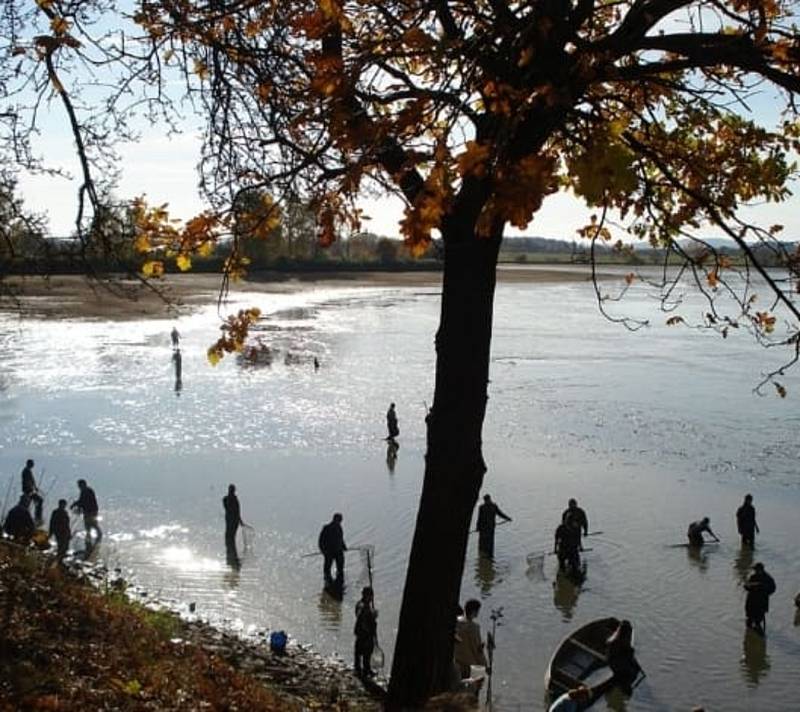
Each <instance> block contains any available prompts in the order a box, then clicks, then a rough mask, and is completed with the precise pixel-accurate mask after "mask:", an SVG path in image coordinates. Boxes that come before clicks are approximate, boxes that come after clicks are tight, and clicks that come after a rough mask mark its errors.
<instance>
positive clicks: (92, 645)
mask: <svg viewBox="0 0 800 712" xmlns="http://www.w3.org/2000/svg"><path fill="white" fill-rule="evenodd" d="M0 616H2V621H0V710H3V711H4V712H5V710H9V711H11V710H76V709H86V710H96V709H114V710H178V709H180V710H199V709H205V710H252V711H253V712H259V711H263V712H273V711H274V712H277V711H279V710H280V711H286V712H290V711H291V710H301V709H328V710H371V709H377V708H378V705H377V704H376V703H374V702H372V701H370V699H369V697H368V696H367V695H366V693H364V692H359V691H358V689H357V687H356V686H355V685H356V683H354V682H353V681H352V680H351V679H349V678H351V677H352V676H349V675H348V674H347V673H346V672H343V671H341V672H337V671H335V670H329V671H328V673H327V674H326V675H320V674H319V670H318V668H319V660H306V661H303V660H302V659H300V658H302V653H300V654H299V655H292V654H291V653H289V654H287V655H284V656H276V655H273V654H271V653H270V652H269V651H268V650H267V649H266V648H265V646H262V647H261V648H258V647H256V646H248V645H247V644H246V643H243V642H242V641H240V640H238V639H235V638H233V637H232V636H227V635H225V634H223V633H220V632H219V631H215V630H214V629H210V628H208V627H207V626H203V625H202V624H190V623H187V622H185V621H183V620H181V619H180V618H178V617H177V616H175V615H173V614H171V613H168V612H164V611H156V610H150V609H148V608H145V607H144V606H141V605H139V604H136V603H133V602H131V601H129V600H128V598H127V597H126V596H125V595H124V593H123V592H121V591H120V590H118V589H115V588H113V587H111V588H109V589H108V590H106V591H101V590H98V589H97V588H96V587H95V586H93V585H91V584H89V583H88V582H87V581H85V580H81V579H80V577H79V576H77V575H75V574H73V573H70V572H67V571H65V570H63V569H62V568H60V567H58V566H55V565H54V564H53V561H52V559H51V558H49V557H45V556H42V555H40V554H38V553H37V552H34V551H32V550H25V549H22V548H20V547H18V546H15V545H13V544H10V543H9V542H7V541H0ZM308 668H317V669H316V670H315V674H316V678H313V677H312V678H309V675H306V674H304V671H306V670H307V669H308Z"/></svg>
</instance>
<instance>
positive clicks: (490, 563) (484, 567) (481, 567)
mask: <svg viewBox="0 0 800 712" xmlns="http://www.w3.org/2000/svg"><path fill="white" fill-rule="evenodd" d="M496 578H497V568H496V566H495V563H494V559H493V558H492V557H491V556H486V554H478V558H477V560H476V561H475V583H476V584H477V585H478V587H479V588H480V590H481V595H482V596H483V597H486V596H488V595H489V594H490V593H491V592H492V586H493V585H494V583H495V579H496Z"/></svg>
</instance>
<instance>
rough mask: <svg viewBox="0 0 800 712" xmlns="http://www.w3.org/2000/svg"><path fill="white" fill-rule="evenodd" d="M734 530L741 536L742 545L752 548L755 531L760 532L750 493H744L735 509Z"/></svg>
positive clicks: (754, 540)
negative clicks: (740, 503)
mask: <svg viewBox="0 0 800 712" xmlns="http://www.w3.org/2000/svg"><path fill="white" fill-rule="evenodd" d="M736 530H737V531H738V532H739V536H741V537H742V546H749V547H750V548H751V549H752V548H753V547H754V546H755V543H756V532H758V533H759V534H760V533H761V530H760V529H759V528H758V524H757V523H756V508H755V507H754V506H753V495H752V494H746V495H745V496H744V502H743V503H742V506H741V507H739V509H737V510H736Z"/></svg>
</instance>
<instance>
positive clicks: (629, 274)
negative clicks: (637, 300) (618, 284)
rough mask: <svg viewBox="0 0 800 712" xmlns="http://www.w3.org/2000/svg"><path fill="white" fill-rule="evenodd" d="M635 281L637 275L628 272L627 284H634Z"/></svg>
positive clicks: (626, 276)
mask: <svg viewBox="0 0 800 712" xmlns="http://www.w3.org/2000/svg"><path fill="white" fill-rule="evenodd" d="M635 279H636V275H635V274H634V273H633V272H628V274H626V275H625V283H626V284H632V283H633V281H634V280H635Z"/></svg>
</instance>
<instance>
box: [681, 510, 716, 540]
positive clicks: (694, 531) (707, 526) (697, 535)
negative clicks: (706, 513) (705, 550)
mask: <svg viewBox="0 0 800 712" xmlns="http://www.w3.org/2000/svg"><path fill="white" fill-rule="evenodd" d="M703 532H708V533H709V534H710V535H711V536H713V537H714V541H719V538H718V537H717V535H716V534H714V532H713V531H711V520H710V519H709V518H708V517H703V518H702V519H700V520H699V521H696V522H692V523H691V524H690V525H689V528H688V529H687V531H686V536H687V537H688V538H689V546H695V547H701V546H703V544H705V543H706V542H705V539H703Z"/></svg>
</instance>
